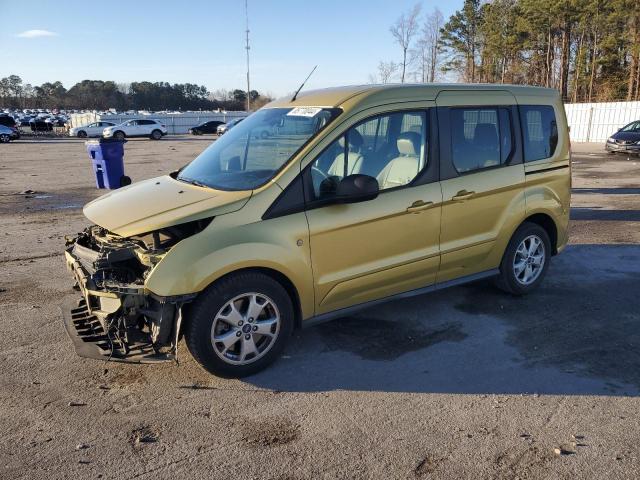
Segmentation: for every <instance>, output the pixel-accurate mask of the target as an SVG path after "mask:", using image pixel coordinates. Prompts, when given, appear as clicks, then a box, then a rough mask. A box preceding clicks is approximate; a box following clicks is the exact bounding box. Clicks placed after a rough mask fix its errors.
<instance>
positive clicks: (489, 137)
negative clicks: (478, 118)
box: [473, 123, 498, 143]
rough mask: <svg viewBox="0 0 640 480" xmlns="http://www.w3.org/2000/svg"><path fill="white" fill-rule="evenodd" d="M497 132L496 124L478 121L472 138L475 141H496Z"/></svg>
mask: <svg viewBox="0 0 640 480" xmlns="http://www.w3.org/2000/svg"><path fill="white" fill-rule="evenodd" d="M497 138H498V132H497V131H496V126H495V125H494V124H493V123H478V124H477V125H476V128H475V130H474V132H473V139H474V141H475V142H483V141H484V142H491V143H494V142H496V141H497Z"/></svg>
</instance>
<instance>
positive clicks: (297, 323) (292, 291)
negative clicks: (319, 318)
mask: <svg viewBox="0 0 640 480" xmlns="http://www.w3.org/2000/svg"><path fill="white" fill-rule="evenodd" d="M250 272H258V273H262V274H264V275H266V276H268V277H271V278H272V279H273V280H274V281H276V282H278V283H279V284H280V285H281V286H282V288H284V289H285V291H286V292H287V294H288V295H289V298H291V303H292V304H293V313H294V328H295V329H299V328H300V327H301V326H302V304H301V302H300V294H299V293H298V289H297V288H296V286H295V284H294V283H293V282H292V281H291V280H290V279H289V277H287V276H286V275H285V274H284V273H282V272H280V271H278V270H276V269H274V268H270V267H262V266H256V267H244V268H239V269H237V270H232V271H230V272H228V273H225V274H224V275H222V276H220V277H217V278H216V279H215V280H213V281H212V282H211V283H210V284H209V285H207V287H206V288H209V287H210V286H211V285H213V284H215V283H217V282H220V281H222V280H224V279H225V278H227V277H229V276H231V275H235V274H238V273H250ZM206 288H205V289H203V290H202V291H201V292H200V293H202V292H203V291H204V290H206Z"/></svg>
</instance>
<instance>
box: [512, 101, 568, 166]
mask: <svg viewBox="0 0 640 480" xmlns="http://www.w3.org/2000/svg"><path fill="white" fill-rule="evenodd" d="M519 108H520V122H521V124H522V137H523V141H524V144H523V146H524V161H525V162H533V161H535V160H542V159H544V158H549V157H552V156H553V154H554V152H555V151H556V146H557V145H558V124H557V123H556V115H555V112H554V111H553V107H551V106H548V105H520V107H519Z"/></svg>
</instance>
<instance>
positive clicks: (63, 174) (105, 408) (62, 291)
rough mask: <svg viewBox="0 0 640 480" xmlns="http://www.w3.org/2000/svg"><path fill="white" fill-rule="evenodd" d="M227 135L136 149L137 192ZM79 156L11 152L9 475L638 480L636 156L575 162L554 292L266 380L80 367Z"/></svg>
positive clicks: (61, 144) (393, 323) (470, 288)
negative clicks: (76, 267) (71, 305)
mask: <svg viewBox="0 0 640 480" xmlns="http://www.w3.org/2000/svg"><path fill="white" fill-rule="evenodd" d="M211 141H212V137H194V138H189V137H168V138H166V139H163V140H161V141H158V142H153V141H149V140H146V139H144V140H132V141H129V142H128V143H127V144H126V146H125V149H126V157H125V158H126V160H125V161H126V170H127V174H129V175H130V176H131V177H132V178H133V179H134V181H135V180H141V179H144V178H150V177H154V176H158V175H161V174H164V173H168V172H170V171H172V170H175V169H177V168H179V167H180V166H182V165H184V164H185V163H187V162H188V161H190V160H191V159H192V158H194V157H195V156H196V155H197V154H198V153H199V152H200V151H202V150H203V149H204V148H206V146H207V145H208V144H209V143H210V142H211ZM101 193H104V192H103V191H99V190H97V189H96V188H95V185H94V180H93V174H92V171H91V168H90V163H89V160H88V159H87V153H86V151H85V148H84V145H83V142H82V141H78V140H75V139H66V140H45V141H18V142H15V143H11V144H8V145H2V146H1V148H0V239H1V241H0V368H1V369H2V371H1V373H0V431H1V432H2V436H0V478H3V479H14V478H15V479H17V478H24V479H50V478H72V479H74V480H75V479H79V478H81V479H84V478H154V479H155V478H239V479H240V478H256V479H263V478H274V479H306V478H314V479H315V478H361V479H369V478H430V479H431V478H442V479H460V478H473V479H479V478H510V479H516V478H519V479H527V478H530V479H541V478H549V479H557V478H616V479H621V478H629V479H635V478H637V477H638V472H640V440H639V439H640V420H639V419H640V397H639V395H640V328H639V326H640V159H638V158H633V157H632V158H630V159H627V158H626V157H622V156H615V157H614V156H608V155H606V154H605V153H604V151H603V148H602V146H601V145H574V155H573V199H572V213H571V219H572V220H571V242H570V243H571V244H570V245H569V247H568V248H567V249H566V251H565V252H563V253H562V254H561V255H560V256H558V257H554V258H553V260H552V265H551V267H550V270H549V272H548V275H547V277H546V278H545V280H544V283H543V285H542V286H541V288H540V289H539V290H538V291H537V292H535V293H534V294H532V295H530V296H527V297H524V298H515V297H509V296H506V295H504V294H502V293H500V292H498V291H496V290H494V289H493V288H492V286H491V285H490V282H479V283H475V284H472V285H467V286H463V287H457V288H452V289H449V290H444V291H441V292H437V293H434V294H430V295H424V296H420V297H414V298H411V299H409V300H402V301H397V302H392V303H388V304H385V305H383V306H378V307H376V308H375V309H371V310H366V311H363V312H361V313H360V314H358V315H355V316H353V317H349V318H343V319H338V320H335V321H333V322H330V323H326V324H323V325H319V326H316V327H312V328H309V329H305V330H302V331H299V332H296V334H295V335H294V338H293V339H292V340H291V343H290V345H289V347H288V348H287V349H286V351H285V352H284V354H283V355H282V358H280V359H279V360H278V361H277V362H276V363H275V364H274V365H273V366H272V367H270V368H269V369H267V370H266V371H264V372H262V373H260V374H258V375H255V376H253V377H250V378H247V379H244V380H225V379H220V378H216V377H214V376H211V375H209V374H208V373H206V372H205V371H203V370H202V369H200V368H199V367H198V365H197V364H196V363H195V362H194V361H193V359H192V358H191V357H190V355H189V353H188V352H187V350H186V348H185V346H184V344H181V345H180V351H179V360H180V363H179V365H175V364H173V363H165V364H158V365H127V364H117V363H105V362H100V361H95V360H86V359H82V358H79V357H77V356H76V354H75V352H74V350H73V347H72V345H71V342H70V340H69V339H68V338H67V336H66V333H65V331H64V328H63V325H62V321H61V318H60V305H62V304H63V303H65V302H66V301H68V300H69V299H72V298H74V297H75V296H76V295H77V293H76V292H75V291H73V290H72V289H71V286H72V281H71V277H70V274H69V273H68V272H67V271H66V269H65V266H64V260H63V256H62V251H63V246H64V235H67V234H74V233H76V232H78V231H80V230H81V229H82V228H83V227H84V226H85V225H86V224H87V221H86V219H85V218H84V217H83V216H82V211H81V207H82V205H83V204H84V203H86V202H87V201H89V200H91V199H93V198H96V197H97V196H99V195H100V194H101Z"/></svg>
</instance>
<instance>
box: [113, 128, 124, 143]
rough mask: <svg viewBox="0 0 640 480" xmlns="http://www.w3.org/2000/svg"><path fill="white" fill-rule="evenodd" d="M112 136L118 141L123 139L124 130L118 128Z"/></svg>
mask: <svg viewBox="0 0 640 480" xmlns="http://www.w3.org/2000/svg"><path fill="white" fill-rule="evenodd" d="M113 138H115V139H116V140H119V141H122V140H124V132H121V131H120V130H118V131H117V132H116V133H114V134H113Z"/></svg>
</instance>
